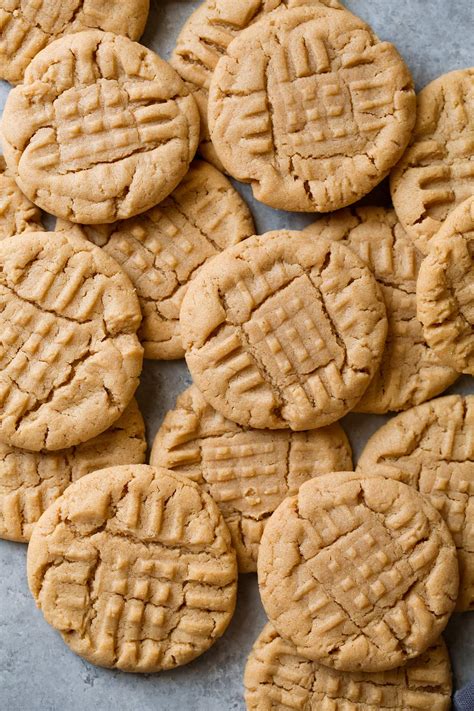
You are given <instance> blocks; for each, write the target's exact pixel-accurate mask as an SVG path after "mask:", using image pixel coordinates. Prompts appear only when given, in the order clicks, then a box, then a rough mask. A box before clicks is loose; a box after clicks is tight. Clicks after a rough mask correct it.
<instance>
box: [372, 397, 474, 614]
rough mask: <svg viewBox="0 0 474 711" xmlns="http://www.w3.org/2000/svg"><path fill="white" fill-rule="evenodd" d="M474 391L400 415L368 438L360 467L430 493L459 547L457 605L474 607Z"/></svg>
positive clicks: (432, 501) (468, 608)
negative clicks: (472, 393)
mask: <svg viewBox="0 0 474 711" xmlns="http://www.w3.org/2000/svg"><path fill="white" fill-rule="evenodd" d="M473 432H474V395H467V396H465V397H462V396H461V395H449V396H447V397H442V398H438V399H436V400H432V401H431V402H427V403H425V404H424V405H420V406H419V407H415V408H413V409H412V410H408V412H404V413H402V414H401V415H398V416H397V417H395V418H394V419H392V420H390V421H389V422H388V423H387V424H386V425H384V426H383V427H381V428H380V429H379V430H378V432H376V433H375V434H374V435H373V436H372V437H371V438H370V439H369V441H368V442H367V444H366V446H365V449H364V451H363V452H362V455H361V457H360V459H359V463H358V469H359V470H361V471H369V472H373V473H374V474H377V475H379V476H386V477H390V478H392V479H399V480H401V481H403V482H405V483H406V484H409V485H410V486H414V487H415V488H416V489H418V491H420V492H421V493H422V494H423V495H424V496H426V497H428V498H429V500H430V501H431V503H432V504H433V506H434V507H435V508H436V509H437V510H438V511H439V512H440V513H441V515H442V516H443V518H444V520H445V521H446V524H447V526H448V528H449V530H450V532H451V535H452V537H453V539H454V542H455V544H456V547H457V549H458V558H459V568H460V586H459V597H458V601H457V609H458V610H460V611H465V610H474V438H473Z"/></svg>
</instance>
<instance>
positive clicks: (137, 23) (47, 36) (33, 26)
mask: <svg viewBox="0 0 474 711" xmlns="http://www.w3.org/2000/svg"><path fill="white" fill-rule="evenodd" d="M149 6H150V1H149V0H0V30H1V38H0V79H6V80H7V81H9V82H11V83H12V84H18V83H19V82H21V81H23V77H24V74H25V70H26V68H27V66H28V64H29V63H30V62H31V60H32V59H33V58H34V57H35V55H36V54H38V52H40V51H41V50H42V49H43V48H44V47H46V45H48V44H50V43H51V42H53V41H54V40H55V39H57V38H58V37H62V36H63V35H65V34H69V33H71V32H80V31H81V30H90V29H96V28H97V29H98V30H105V31H107V32H114V33H115V34H117V35H127V36H128V37H130V39H132V40H137V39H139V38H140V37H141V34H142V32H143V30H144V29H145V24H146V21H147V18H148V10H149Z"/></svg>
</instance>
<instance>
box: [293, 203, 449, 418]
mask: <svg viewBox="0 0 474 711" xmlns="http://www.w3.org/2000/svg"><path fill="white" fill-rule="evenodd" d="M305 232H308V233H309V234H312V235H314V236H315V237H325V238H327V239H333V240H337V241H340V242H342V243H343V244H346V245H347V246H348V247H350V248H351V249H353V250H354V251H355V252H356V253H357V254H358V255H359V256H360V257H361V259H363V260H364V262H366V264H367V265H368V266H369V267H370V269H371V270H372V271H373V273H374V275H375V278H376V279H377V281H378V282H379V284H380V287H381V289H382V293H383V296H384V300H385V306H386V307H387V318H388V336H387V342H386V345H385V350H384V354H383V358H382V363H381V365H380V368H379V370H378V372H377V373H376V375H375V377H374V378H373V380H372V382H371V383H370V385H369V387H368V389H367V390H366V391H365V393H364V395H363V397H362V399H361V400H360V401H359V402H358V403H357V405H356V408H355V409H356V411H357V412H372V413H377V414H382V413H385V412H388V411H390V410H406V409H407V408H409V407H413V406H414V405H419V404H420V403H422V402H425V400H429V399H430V398H432V397H435V396H436V395H439V394H440V393H441V392H442V391H443V390H445V389H446V388H447V387H448V386H449V385H451V384H452V383H453V382H454V381H455V380H456V378H457V377H458V375H457V373H456V371H455V370H453V369H452V368H449V367H448V366H447V365H444V364H443V363H441V362H440V361H439V359H438V357H437V356H436V354H435V352H434V351H433V350H432V349H431V348H429V346H428V345H427V343H426V341H425V339H424V337H423V331H422V328H421V324H420V322H419V321H418V319H417V317H416V279H417V276H418V270H419V267H420V263H421V256H420V254H419V252H417V250H416V248H415V246H414V244H413V241H412V240H411V239H410V238H409V237H408V235H407V234H406V232H405V231H404V229H403V227H402V226H401V225H400V223H399V222H398V220H397V217H396V214H395V212H394V211H393V210H387V209H385V208H383V207H361V208H352V209H346V210H342V211H341V212H339V213H337V214H335V215H331V216H330V217H325V218H322V219H320V220H318V221H317V222H315V223H314V224H313V225H310V226H309V227H308V228H306V230H305Z"/></svg>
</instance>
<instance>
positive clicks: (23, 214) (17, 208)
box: [0, 156, 43, 239]
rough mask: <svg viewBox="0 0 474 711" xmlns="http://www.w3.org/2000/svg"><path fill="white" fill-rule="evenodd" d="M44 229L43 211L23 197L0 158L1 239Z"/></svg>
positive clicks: (1, 157) (0, 157)
mask: <svg viewBox="0 0 474 711" xmlns="http://www.w3.org/2000/svg"><path fill="white" fill-rule="evenodd" d="M42 229H43V225H42V224H41V211H40V210H39V209H38V208H37V207H36V205H33V203H32V202H30V201H29V200H28V198H27V197H26V196H25V195H23V193H22V192H21V190H20V188H19V187H18V185H17V184H16V183H15V181H14V179H13V177H12V176H11V174H10V172H9V170H8V169H7V166H6V163H5V161H4V159H3V156H0V239H3V238H4V237H13V235H19V234H21V233H22V232H39V231H40V230H42Z"/></svg>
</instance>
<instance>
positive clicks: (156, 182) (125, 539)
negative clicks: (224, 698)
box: [0, 0, 474, 711]
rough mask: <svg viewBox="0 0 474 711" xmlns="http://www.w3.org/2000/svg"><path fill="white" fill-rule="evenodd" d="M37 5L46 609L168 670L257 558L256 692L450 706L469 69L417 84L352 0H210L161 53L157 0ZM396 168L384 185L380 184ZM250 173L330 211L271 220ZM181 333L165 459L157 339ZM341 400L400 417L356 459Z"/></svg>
mask: <svg viewBox="0 0 474 711" xmlns="http://www.w3.org/2000/svg"><path fill="white" fill-rule="evenodd" d="M43 5H44V4H42V3H41V2H39V3H37V2H35V3H29V4H28V3H26V4H25V6H24V5H23V3H19V2H3V3H2V2H0V26H1V27H2V38H1V39H0V76H1V77H2V78H4V79H7V80H9V81H11V82H12V83H15V84H18V86H16V87H15V88H14V89H13V90H12V91H11V92H10V94H9V97H8V100H7V103H6V106H5V110H4V114H3V118H2V123H1V139H2V146H3V153H4V159H2V162H1V164H0V237H1V241H0V300H1V308H0V536H2V537H3V538H6V539H10V540H14V541H22V542H28V541H29V542H30V543H29V548H28V580H29V585H30V589H31V592H32V594H33V596H34V598H35V600H36V602H37V605H38V606H39V607H40V608H41V610H42V611H43V614H44V616H45V618H46V620H47V621H48V622H49V623H50V624H51V625H52V626H53V627H55V628H56V629H57V630H59V632H60V633H61V635H62V637H63V639H64V640H65V642H66V643H67V644H68V645H69V646H70V647H71V649H72V650H74V651H75V652H76V653H77V654H79V655H81V656H82V657H84V658H85V659H87V660H89V661H91V662H92V663H94V664H98V665H101V666H106V667H114V668H118V669H121V670H124V671H139V672H154V671H160V670H164V669H171V668H174V667H176V666H179V665H183V664H185V663H187V662H190V661H191V660H193V659H194V658H196V657H197V656H199V655H200V654H202V653H203V652H205V651H206V650H207V649H208V648H209V647H210V646H211V645H212V644H213V643H214V642H215V641H216V640H217V639H218V638H219V637H220V636H222V634H223V633H224V632H225V630H226V628H227V626H228V624H229V622H230V620H231V618H232V615H233V612H234V608H235V603H236V595H237V579H238V573H239V572H240V573H252V572H258V579H259V586H260V592H261V597H262V602H263V605H264V607H265V611H266V613H267V615H268V618H269V624H268V625H267V626H266V627H265V629H264V630H263V632H262V633H261V634H260V636H259V637H258V639H257V641H256V643H255V646H254V648H253V650H252V652H251V655H250V657H249V660H248V664H247V669H246V672H245V687H246V701H247V706H248V708H249V709H256V710H257V711H264V710H270V709H282V710H283V709H297V710H299V709H301V710H303V711H309V709H316V708H317V709H321V710H326V709H327V710H328V711H330V710H333V711H336V710H337V709H341V711H342V710H343V709H344V710H346V709H347V710H349V709H354V710H356V709H357V710H358V709H361V710H362V709H368V708H370V709H372V708H373V709H376V708H387V709H388V708H390V709H401V710H402V709H403V710H404V711H410V710H411V709H413V710H416V709H424V708H426V709H427V708H432V709H436V710H438V709H439V710H442V709H448V708H449V706H450V695H451V676H450V663H449V657H448V653H447V650H446V647H445V645H444V642H443V641H442V638H441V637H440V635H441V633H442V631H443V629H444V628H445V626H446V624H447V622H448V620H449V617H450V615H451V614H452V612H453V611H454V610H455V609H457V610H458V611H467V610H472V609H474V465H473V460H474V434H473V433H474V395H468V396H466V397H462V396H456V395H452V396H446V397H438V396H439V395H440V394H441V393H442V392H443V391H444V390H446V389H447V388H448V387H449V386H450V385H452V384H453V383H454V382H455V381H456V380H457V378H458V377H459V376H460V374H462V373H463V374H467V375H471V376H472V375H474V329H473V324H474V270H473V259H474V170H473V162H472V140H473V138H472V137H473V131H474V70H473V69H466V70H460V71H457V72H453V73H451V74H447V75H445V76H443V77H441V78H440V79H438V80H436V81H434V82H433V83H432V84H430V85H429V86H428V87H426V88H425V89H424V90H423V91H422V92H421V94H420V95H419V97H418V101H417V98H416V96H415V92H414V86H413V81H412V78H411V75H410V72H409V70H408V68H407V66H406V65H405V63H404V61H403V60H402V58H401V57H400V55H399V54H398V52H397V50H396V49H395V47H394V46H393V45H391V44H389V43H387V42H382V41H380V40H379V39H378V38H377V36H376V35H375V34H374V32H373V31H372V30H371V28H370V27H368V26H367V24H366V23H365V22H363V21H362V20H361V19H360V18H358V17H356V16H354V15H353V14H351V13H350V12H349V11H348V10H346V9H345V8H344V7H343V6H342V5H341V4H340V3H339V2H337V0H306V1H304V0H288V2H281V1H279V0H265V2H264V1H263V0H262V1H260V2H258V1H254V2H247V1H246V2H227V1H226V0H205V1H204V2H203V3H202V5H201V6H200V7H199V8H198V9H197V10H196V11H195V12H194V13H193V14H192V15H191V17H190V18H189V20H188V22H187V23H186V25H185V26H184V28H183V30H182V32H181V34H180V36H179V38H178V41H177V45H176V49H175V51H174V54H173V57H172V60H171V64H168V63H167V62H165V61H164V60H162V59H161V58H160V57H158V56H157V55H156V54H155V53H154V52H152V51H151V50H149V49H147V48H146V47H144V46H142V45H140V44H138V43H137V42H136V41H135V40H137V39H138V38H139V37H140V35H141V32H142V31H143V29H144V25H145V22H146V18H147V14H148V1H147V0H127V2H111V3H104V2H102V0H96V1H95V2H93V1H92V0H91V2H89V3H84V4H83V6H82V5H81V9H79V10H77V8H73V7H72V5H73V3H67V2H66V3H65V4H64V3H63V4H62V5H61V8H59V6H58V8H57V9H56V10H55V11H54V12H51V11H46V9H45V8H44V7H43ZM69 6H71V7H69ZM91 28H92V29H91ZM197 152H198V153H199V154H200V156H201V159H196V158H195V155H196V153H197ZM203 158H204V159H205V160H203ZM226 174H227V175H226ZM389 174H391V192H392V198H393V206H387V205H384V206H381V205H378V204H376V203H374V202H371V201H370V198H369V199H366V200H365V201H364V203H363V204H362V205H361V204H358V201H359V200H361V199H362V198H366V196H367V195H368V193H369V192H370V191H371V190H372V189H373V188H375V187H376V186H377V185H378V184H379V183H381V181H382V180H383V179H384V178H385V177H386V176H388V175H389ZM230 177H232V178H235V179H237V180H239V181H241V182H245V183H248V184H250V185H251V187H252V191H253V195H254V197H255V198H256V200H258V201H261V202H263V203H265V204H266V205H269V206H270V207H273V208H276V209H281V210H287V211H293V212H303V213H318V214H319V217H318V219H316V215H313V217H312V218H311V220H310V223H311V224H309V225H308V227H307V228H306V229H305V230H303V231H296V230H292V229H284V230H283V229H280V230H278V231H273V232H267V233H265V234H256V229H255V226H254V223H253V219H252V215H251V213H250V210H249V208H248V207H247V205H246V204H245V202H244V201H243V199H242V198H241V197H240V195H239V193H238V192H237V191H236V189H235V187H234V185H233V184H232V183H231V181H230ZM356 203H357V204H356ZM42 211H44V212H47V213H50V214H51V215H54V216H55V217H56V218H57V222H56V227H55V230H54V232H48V231H46V230H45V229H44V228H43V223H42V217H43V215H42ZM334 211H336V212H334ZM320 213H325V214H324V216H321V214H320ZM327 213H331V214H327ZM288 223H289V227H290V228H291V216H289V217H288ZM183 357H185V358H186V362H187V365H188V367H189V370H190V372H191V375H192V379H193V384H192V385H191V387H190V388H188V389H187V390H186V391H185V392H184V393H182V394H181V395H180V397H179V398H178V401H177V403H176V407H175V409H174V410H173V411H171V412H169V413H168V414H167V415H166V417H165V420H164V422H163V424H162V426H161V428H160V430H159V432H158V434H157V435H156V438H155V440H154V443H153V447H152V450H151V455H150V458H149V463H148V464H147V463H145V462H146V461H147V460H146V439H145V423H144V421H143V418H142V416H141V414H140V411H139V409H138V405H137V403H136V402H135V400H134V394H135V391H136V388H137V386H138V384H139V379H140V375H141V373H142V368H143V358H146V359H153V360H176V359H181V358H183ZM149 396H150V398H151V397H154V396H155V394H154V393H150V394H149ZM433 398H434V399H433ZM349 412H358V413H371V414H385V413H389V412H400V413H401V414H398V415H397V416H396V417H394V418H393V419H391V420H390V421H389V422H388V423H387V424H386V425H385V426H384V427H382V428H381V429H380V430H379V431H378V432H376V433H375V435H374V436H373V437H372V438H371V440H370V441H369V442H368V443H367V445H366V448H365V450H364V452H363V454H362V456H361V458H360V460H359V462H358V464H357V467H356V471H355V472H354V471H353V464H352V452H351V447H350V444H349V440H348V438H347V436H346V434H345V432H344V430H343V429H342V427H341V425H340V423H339V420H341V418H343V417H344V416H345V415H346V414H348V413H349Z"/></svg>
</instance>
